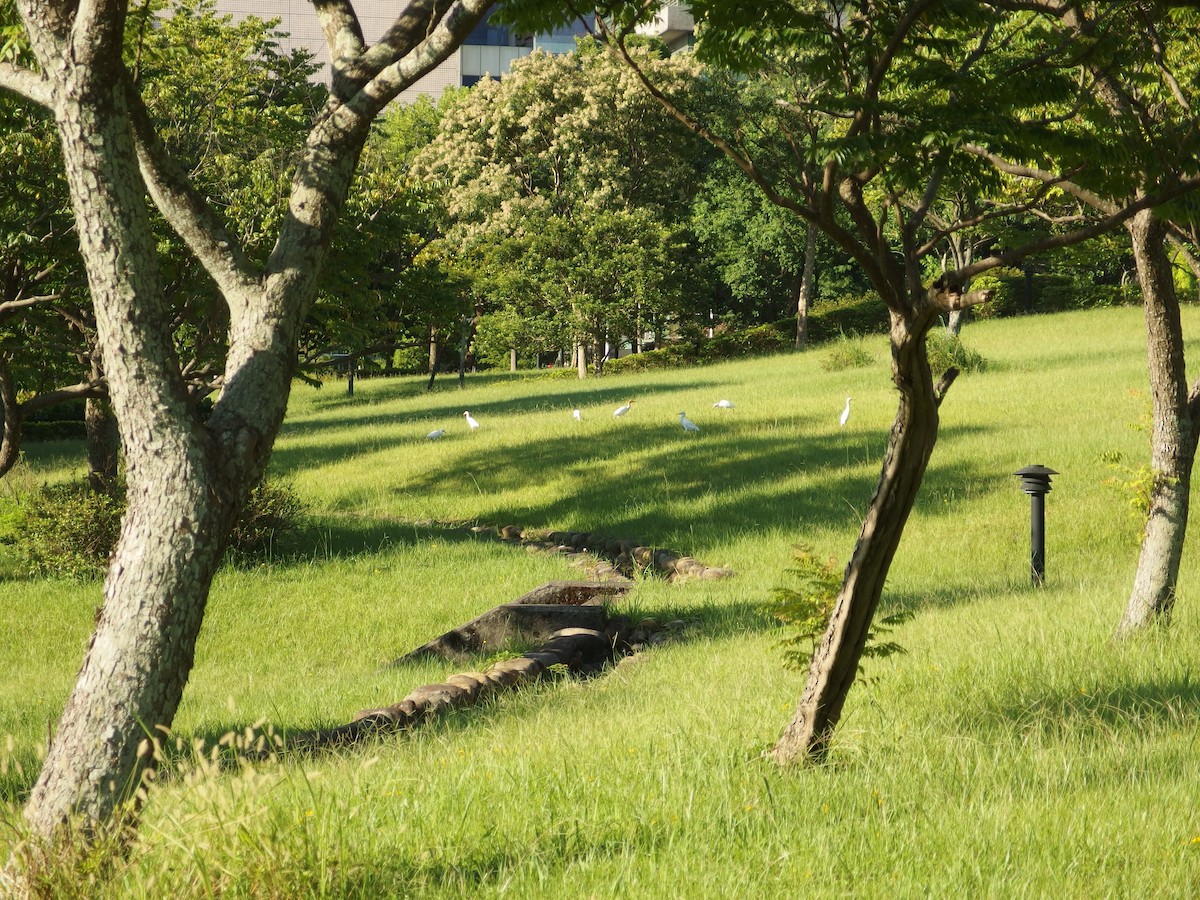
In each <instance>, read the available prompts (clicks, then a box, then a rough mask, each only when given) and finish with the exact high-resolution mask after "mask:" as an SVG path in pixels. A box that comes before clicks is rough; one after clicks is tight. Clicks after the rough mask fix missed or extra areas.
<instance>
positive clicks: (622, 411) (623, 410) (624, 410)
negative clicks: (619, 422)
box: [613, 400, 637, 416]
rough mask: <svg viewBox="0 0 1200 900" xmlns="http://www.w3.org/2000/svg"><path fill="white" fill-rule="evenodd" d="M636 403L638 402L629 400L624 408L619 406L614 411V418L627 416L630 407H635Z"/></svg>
mask: <svg viewBox="0 0 1200 900" xmlns="http://www.w3.org/2000/svg"><path fill="white" fill-rule="evenodd" d="M636 402H637V401H635V400H629V401H627V402H626V403H625V405H624V406H618V407H617V408H616V409H614V410H613V415H614V416H623V415H625V413H627V412H629V407H631V406H633V404H634V403H636Z"/></svg>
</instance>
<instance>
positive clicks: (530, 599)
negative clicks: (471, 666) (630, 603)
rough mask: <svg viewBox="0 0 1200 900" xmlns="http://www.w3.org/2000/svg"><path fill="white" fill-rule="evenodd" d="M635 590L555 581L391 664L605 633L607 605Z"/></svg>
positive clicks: (617, 583)
mask: <svg viewBox="0 0 1200 900" xmlns="http://www.w3.org/2000/svg"><path fill="white" fill-rule="evenodd" d="M632 587H633V584H632V583H631V582H628V581H605V582H593V581H551V582H550V583H548V584H544V585H542V586H541V587H539V588H535V589H534V590H532V591H530V592H529V593H528V594H525V595H524V596H522V597H518V598H517V599H516V600H513V601H512V602H511V603H502V604H501V605H500V606H497V607H494V608H493V609H490V610H488V611H487V612H485V613H484V614H483V615H481V616H477V617H476V618H474V619H472V620H471V621H469V622H464V623H463V624H462V625H459V626H458V627H457V628H452V629H450V630H449V631H447V632H446V633H445V634H443V635H441V636H440V637H436V638H434V639H433V640H432V641H430V642H429V643H427V644H424V645H422V646H420V647H418V648H417V649H415V650H412V651H410V652H409V653H406V654H405V655H404V656H402V657H400V658H399V659H397V660H396V661H395V662H393V663H392V665H399V664H402V663H405V662H409V661H411V660H415V659H420V658H422V657H425V656H440V657H442V658H444V659H452V660H457V661H464V660H465V659H466V658H467V657H468V656H470V655H472V654H476V653H494V652H498V651H500V650H503V649H504V648H505V647H506V646H507V645H509V644H512V643H515V642H520V643H523V644H525V645H527V646H528V645H529V644H537V643H541V642H543V641H546V640H548V639H549V638H550V637H551V635H553V634H555V633H556V632H560V631H562V630H563V629H564V628H583V629H589V630H591V631H596V632H601V631H603V630H604V629H605V627H606V625H607V624H608V613H607V610H606V608H605V604H606V602H607V601H609V600H612V599H613V598H615V597H618V596H620V595H622V594H624V593H625V592H626V591H628V590H629V589H630V588H632Z"/></svg>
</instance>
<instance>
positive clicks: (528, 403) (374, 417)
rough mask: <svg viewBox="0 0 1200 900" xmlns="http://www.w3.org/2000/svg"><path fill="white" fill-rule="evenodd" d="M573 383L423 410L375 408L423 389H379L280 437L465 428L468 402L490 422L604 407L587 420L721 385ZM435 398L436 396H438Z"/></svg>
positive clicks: (349, 448)
mask: <svg viewBox="0 0 1200 900" xmlns="http://www.w3.org/2000/svg"><path fill="white" fill-rule="evenodd" d="M566 384H567V385H569V386H568V387H566V388H560V389H558V390H545V391H542V392H540V393H533V394H524V395H522V396H520V397H506V398H503V399H501V398H497V399H493V400H489V399H486V398H482V397H479V396H478V395H472V397H471V399H470V400H466V399H464V398H463V397H461V396H455V395H450V394H447V395H446V397H445V402H443V403H440V404H438V405H435V406H431V407H423V408H421V409H419V410H416V409H412V410H408V409H402V410H389V411H388V412H386V413H384V412H382V411H381V410H379V409H378V408H377V407H379V406H381V405H383V404H385V403H391V402H393V401H397V400H401V399H406V398H407V399H412V398H413V397H416V396H428V395H424V392H423V391H420V392H416V393H413V392H411V391H409V390H406V389H405V386H404V385H398V386H397V387H396V389H395V390H392V391H388V390H385V391H380V392H377V393H374V394H372V395H370V396H368V397H363V398H361V399H360V398H357V397H351V398H344V399H343V400H342V401H340V402H336V403H328V404H320V405H319V406H317V407H315V408H316V409H317V410H318V411H320V415H318V416H312V417H294V418H290V419H288V420H287V421H285V423H284V427H283V429H282V431H281V432H280V436H281V437H283V438H285V443H286V439H289V438H296V439H301V440H302V439H304V438H311V437H313V436H314V435H321V434H329V433H333V434H336V433H338V432H340V431H344V430H346V429H348V428H361V427H364V426H369V425H403V424H411V423H414V422H424V423H426V424H434V423H443V424H444V423H448V422H455V421H456V422H458V423H459V425H460V427H462V428H463V429H464V432H465V427H466V426H464V425H462V414H463V410H464V409H466V408H467V405H466V404H468V403H469V404H470V410H471V413H472V415H473V416H474V417H475V418H476V419H478V420H479V421H480V422H483V423H485V424H486V423H487V420H488V419H489V418H491V417H497V418H498V417H502V416H513V415H521V414H528V413H542V412H546V411H553V410H561V411H562V412H563V415H564V416H566V415H568V414H569V413H570V411H571V409H572V408H574V407H576V406H578V407H583V408H590V407H594V406H599V407H603V409H600V410H595V411H590V414H589V418H599V417H601V415H603V416H604V417H606V418H607V417H611V412H612V409H615V408H616V407H617V406H619V405H621V404H622V403H624V402H625V401H626V400H629V399H630V398H632V399H635V400H636V399H639V398H643V397H646V396H649V395H652V394H653V395H656V396H663V395H668V394H678V393H685V392H688V391H695V390H699V389H703V388H712V389H714V390H716V389H717V388H718V387H720V386H721V385H720V383H719V382H718V381H716V380H715V379H714V378H711V377H710V378H703V377H700V376H696V377H693V378H689V379H687V380H686V381H674V380H672V381H663V380H654V379H646V380H639V381H638V382H637V384H636V385H634V386H630V385H620V386H618V385H613V384H611V383H607V384H606V383H604V382H601V381H599V380H592V381H587V382H580V383H579V384H578V387H575V385H574V383H572V382H567V383H566ZM433 396H437V395H436V394H435V395H433ZM335 409H345V410H346V413H345V414H344V415H336V414H334V413H333V412H331V410H335ZM424 440H425V437H424V435H423V434H422V435H420V437H418V438H415V439H413V440H412V443H414V444H421V443H424ZM358 447H359V443H358V442H356V441H337V440H334V441H332V442H328V443H325V444H323V445H322V448H321V451H324V452H327V453H328V454H329V455H325V456H324V461H328V460H329V459H330V458H334V459H336V458H339V457H344V456H347V455H351V454H352V452H353V451H354V450H355V449H356V448H358ZM279 452H280V453H281V454H282V461H283V463H284V464H285V465H287V466H289V467H291V466H293V465H295V460H293V459H291V458H290V457H289V455H288V454H290V453H292V452H294V451H293V450H290V449H288V448H286V447H285V448H283V449H282V450H281V451H279Z"/></svg>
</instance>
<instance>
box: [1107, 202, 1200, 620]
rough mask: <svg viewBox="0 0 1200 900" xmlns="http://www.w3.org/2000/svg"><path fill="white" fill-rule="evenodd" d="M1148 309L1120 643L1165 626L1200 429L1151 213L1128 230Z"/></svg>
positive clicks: (1162, 227) (1167, 267) (1158, 226)
mask: <svg viewBox="0 0 1200 900" xmlns="http://www.w3.org/2000/svg"><path fill="white" fill-rule="evenodd" d="M1127 228H1128V230H1129V234H1130V236H1131V238H1132V239H1133V254H1134V259H1135V260H1136V262H1137V271H1138V281H1139V282H1140V284H1141V289H1142V297H1143V300H1144V303H1145V310H1146V351H1147V358H1148V368H1149V374H1150V396H1151V398H1152V403H1153V408H1154V432H1153V436H1152V438H1151V454H1150V459H1151V462H1150V467H1151V471H1152V473H1153V483H1152V487H1151V494H1150V510H1149V515H1148V518H1147V520H1146V529H1145V533H1144V535H1143V538H1142V549H1141V553H1140V555H1139V556H1138V567H1137V572H1136V573H1135V574H1134V578H1133V589H1132V591H1131V593H1130V596H1129V603H1128V604H1127V605H1126V609H1125V615H1124V616H1123V617H1122V619H1121V622H1120V624H1119V625H1118V626H1117V634H1118V635H1119V636H1124V635H1128V634H1131V633H1133V632H1135V631H1138V630H1140V629H1142V628H1145V627H1147V626H1149V625H1151V624H1153V623H1155V622H1162V623H1164V624H1165V623H1167V622H1169V621H1170V617H1171V611H1172V609H1173V607H1174V605H1175V587H1176V583H1177V582H1178V579H1179V565H1180V560H1181V559H1182V557H1183V543H1184V537H1185V536H1186V533H1187V521H1188V511H1189V502H1190V493H1191V481H1192V465H1193V462H1194V461H1195V457H1196V437H1197V428H1196V422H1195V420H1194V418H1193V415H1192V411H1191V409H1190V407H1189V398H1188V388H1187V374H1186V371H1185V360H1184V348H1183V327H1182V325H1181V323H1180V318H1179V300H1178V297H1177V296H1176V294H1175V284H1174V280H1173V278H1172V272H1171V261H1170V258H1169V256H1168V253H1167V245H1166V233H1167V228H1166V224H1165V223H1164V222H1162V221H1161V220H1160V219H1158V218H1157V217H1156V216H1155V215H1154V211H1153V210H1146V211H1145V212H1141V213H1138V214H1137V215H1136V216H1135V217H1134V218H1133V219H1132V220H1131V221H1130V222H1129V224H1128V226H1127Z"/></svg>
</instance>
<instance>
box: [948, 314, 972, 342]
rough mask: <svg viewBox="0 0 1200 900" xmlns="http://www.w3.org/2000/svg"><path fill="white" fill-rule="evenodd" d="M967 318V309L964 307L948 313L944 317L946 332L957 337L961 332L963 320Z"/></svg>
mask: <svg viewBox="0 0 1200 900" xmlns="http://www.w3.org/2000/svg"><path fill="white" fill-rule="evenodd" d="M966 320H967V311H966V310H965V309H956V310H954V312H952V313H950V316H949V318H947V319H946V334H948V335H950V336H951V337H958V336H959V334H961V333H962V327H963V322H965V321H966Z"/></svg>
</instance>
